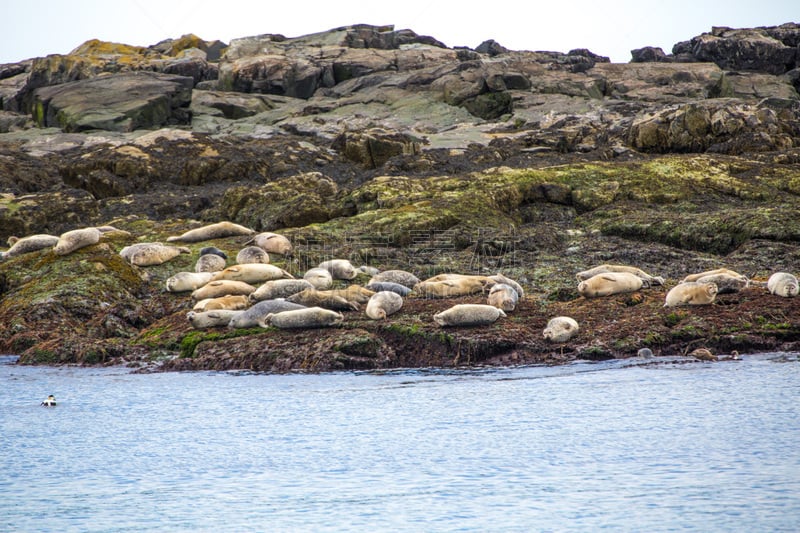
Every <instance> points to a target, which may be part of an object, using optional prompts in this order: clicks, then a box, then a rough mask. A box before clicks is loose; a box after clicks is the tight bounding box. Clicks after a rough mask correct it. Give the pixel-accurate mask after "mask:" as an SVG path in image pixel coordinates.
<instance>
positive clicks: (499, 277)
mask: <svg viewBox="0 0 800 533" xmlns="http://www.w3.org/2000/svg"><path fill="white" fill-rule="evenodd" d="M487 277H488V278H489V280H491V281H493V282H494V283H504V284H506V285H511V286H512V287H513V288H514V290H515V291H517V295H518V296H519V299H520V300H521V299H523V298H525V289H523V288H522V285H520V284H519V283H518V282H517V281H515V280H513V279H511V278H509V277H506V276H504V275H503V274H500V273H499V272H498V273H497V274H494V275H492V276H487Z"/></svg>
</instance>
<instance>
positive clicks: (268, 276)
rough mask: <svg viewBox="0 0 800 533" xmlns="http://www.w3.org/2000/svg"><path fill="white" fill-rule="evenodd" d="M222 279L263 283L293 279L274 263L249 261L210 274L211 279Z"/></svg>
mask: <svg viewBox="0 0 800 533" xmlns="http://www.w3.org/2000/svg"><path fill="white" fill-rule="evenodd" d="M223 279H229V280H235V281H244V282H245V283H264V282H265V281H270V280H273V279H294V276H292V275H291V274H289V273H288V272H286V271H285V270H283V269H282V268H280V267H277V266H275V265H268V264H264V263H249V264H245V265H233V266H229V267H228V268H226V269H225V270H221V271H219V272H215V273H214V275H213V276H211V281H220V280H223Z"/></svg>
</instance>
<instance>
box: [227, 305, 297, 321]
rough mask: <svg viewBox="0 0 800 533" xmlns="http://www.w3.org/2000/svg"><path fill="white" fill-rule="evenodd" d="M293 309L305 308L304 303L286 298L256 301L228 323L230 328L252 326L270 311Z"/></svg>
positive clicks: (278, 311)
mask: <svg viewBox="0 0 800 533" xmlns="http://www.w3.org/2000/svg"><path fill="white" fill-rule="evenodd" d="M295 309H305V306H304V305H300V304H295V303H292V302H287V301H286V300H264V301H263V302H258V303H257V304H254V305H252V306H250V307H248V308H247V309H245V310H244V311H242V313H241V314H239V315H236V316H235V317H233V318H232V319H231V321H230V322H229V323H228V327H230V328H254V327H257V326H259V325H260V322H262V321H263V320H264V318H265V317H266V316H267V315H268V314H270V313H280V312H282V311H294V310H295Z"/></svg>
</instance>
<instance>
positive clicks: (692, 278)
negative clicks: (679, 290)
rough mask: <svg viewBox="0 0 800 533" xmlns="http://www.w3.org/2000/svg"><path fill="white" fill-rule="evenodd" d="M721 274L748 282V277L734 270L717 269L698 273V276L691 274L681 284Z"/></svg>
mask: <svg viewBox="0 0 800 533" xmlns="http://www.w3.org/2000/svg"><path fill="white" fill-rule="evenodd" d="M719 274H726V275H728V276H733V277H736V278H740V279H742V280H743V281H747V276H744V275H742V274H739V273H738V272H736V271H734V270H730V269H727V268H717V269H714V270H706V271H705V272H698V273H697V274H689V275H688V276H686V277H685V278H683V280H682V281H681V283H686V282H687V281H698V280H700V278H704V277H706V276H716V275H719Z"/></svg>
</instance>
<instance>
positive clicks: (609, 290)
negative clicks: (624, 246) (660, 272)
mask: <svg viewBox="0 0 800 533" xmlns="http://www.w3.org/2000/svg"><path fill="white" fill-rule="evenodd" d="M649 286H650V285H649V284H648V282H647V281H645V280H643V279H642V278H640V277H639V276H637V275H636V274H632V273H630V272H608V273H606V274H597V275H595V276H592V277H591V278H589V279H587V280H586V281H581V282H580V283H579V284H578V293H580V295H581V296H583V297H584V298H596V297H598V296H611V295H612V294H623V293H626V292H634V291H638V290H639V289H641V288H642V287H649Z"/></svg>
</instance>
